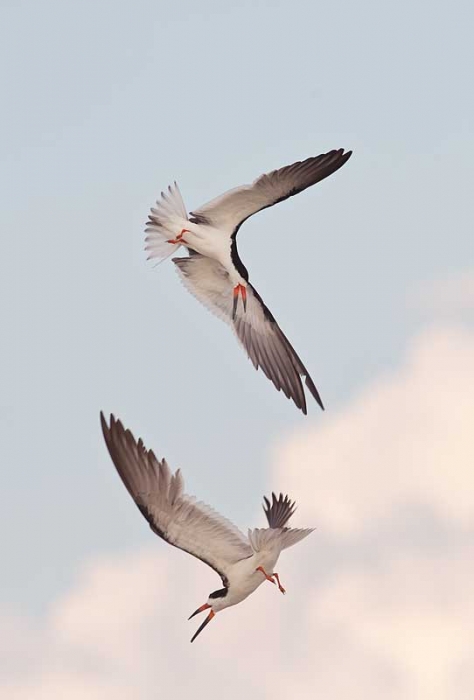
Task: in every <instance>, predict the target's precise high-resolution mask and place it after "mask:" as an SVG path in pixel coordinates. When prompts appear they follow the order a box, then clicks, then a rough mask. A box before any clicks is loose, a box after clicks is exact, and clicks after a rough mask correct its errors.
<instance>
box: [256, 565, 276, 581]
mask: <svg viewBox="0 0 474 700" xmlns="http://www.w3.org/2000/svg"><path fill="white" fill-rule="evenodd" d="M255 571H261V572H262V574H263V575H264V576H265V578H266V579H267V581H270V582H271V583H275V585H276V582H275V579H274V578H272V576H269V575H268V574H267V572H266V571H265V569H264V568H263V566H257V568H256V569H255Z"/></svg>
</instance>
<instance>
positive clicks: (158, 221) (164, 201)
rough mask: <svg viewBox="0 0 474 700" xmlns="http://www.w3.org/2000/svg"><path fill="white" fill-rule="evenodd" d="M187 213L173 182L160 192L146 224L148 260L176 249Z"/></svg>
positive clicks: (160, 256)
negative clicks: (164, 190)
mask: <svg viewBox="0 0 474 700" xmlns="http://www.w3.org/2000/svg"><path fill="white" fill-rule="evenodd" d="M187 222H188V215H187V212H186V208H185V206H184V202H183V198H182V197H181V192H180V191H179V187H178V185H177V184H176V182H175V183H174V185H170V186H169V187H168V190H167V191H166V192H162V193H161V198H160V199H159V200H158V201H157V202H156V207H152V208H151V211H150V214H149V216H148V221H147V224H146V229H145V233H146V238H145V242H146V246H145V250H146V251H147V253H148V260H151V259H154V260H157V261H158V262H161V261H162V260H165V258H167V257H168V256H170V255H172V253H174V252H175V251H176V250H178V248H179V246H180V244H179V243H169V242H168V241H170V240H171V241H175V240H176V237H177V236H178V235H179V234H180V232H181V231H182V229H183V228H186V224H187Z"/></svg>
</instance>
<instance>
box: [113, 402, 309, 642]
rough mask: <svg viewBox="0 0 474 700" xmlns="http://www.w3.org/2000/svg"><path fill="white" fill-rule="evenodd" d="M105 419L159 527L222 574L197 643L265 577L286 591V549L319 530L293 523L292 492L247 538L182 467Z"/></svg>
mask: <svg viewBox="0 0 474 700" xmlns="http://www.w3.org/2000/svg"><path fill="white" fill-rule="evenodd" d="M100 418H101V423H102V431H103V433H104V438H105V442H106V444H107V448H108V450H109V453H110V456H111V458H112V461H113V463H114V464H115V467H116V469H117V471H118V473H119V476H120V478H121V479H122V481H123V483H124V485H125V487H126V488H127V490H128V492H129V494H130V495H131V497H132V498H133V500H134V501H135V503H136V504H137V506H138V508H139V510H140V512H141V513H142V515H143V516H144V517H145V518H146V519H147V520H148V522H149V524H150V527H151V529H152V530H153V532H154V533H156V534H157V535H158V536H159V537H161V538H162V539H164V540H165V541H166V542H169V544H172V545H173V546H174V547H178V548H179V549H182V550H184V551H185V552H188V553H189V554H192V555H193V556H195V557H197V558H198V559H200V560H201V561H203V562H204V563H205V564H207V565H208V566H210V567H211V568H212V569H214V571H216V572H217V573H218V574H219V576H220V577H221V579H222V584H223V588H220V589H219V590H217V591H214V592H213V593H210V594H209V597H208V599H207V602H206V603H204V605H201V606H200V607H199V608H198V609H197V610H196V611H195V612H194V613H193V614H192V615H191V617H194V615H197V614H198V613H200V612H204V610H209V614H208V616H207V617H206V619H205V620H204V622H203V623H202V625H201V626H200V627H199V629H198V630H197V632H196V633H195V634H194V636H193V637H192V639H191V641H192V642H193V641H194V640H195V639H196V637H197V636H198V634H199V633H200V632H201V630H203V629H204V627H205V626H206V625H207V624H208V623H209V622H210V621H211V620H212V618H213V617H214V615H215V614H216V613H217V612H219V611H220V610H224V608H228V607H230V606H231V605H237V603H240V602H242V601H243V600H245V598H247V597H248V596H249V595H250V594H251V593H253V592H254V591H255V590H256V589H257V588H258V587H259V586H260V585H261V584H262V583H263V582H264V581H270V582H271V583H273V584H275V585H278V588H279V590H280V591H281V592H282V593H285V589H284V588H283V586H282V585H281V583H280V578H279V576H278V574H277V573H275V572H274V570H273V569H274V566H275V564H276V562H277V561H278V557H279V556H280V552H281V551H282V549H286V548H287V547H291V546H292V545H294V544H296V543H297V542H299V541H300V540H302V539H303V538H304V537H306V536H307V535H309V534H310V533H311V532H313V530H312V529H304V530H301V529H293V528H289V527H287V523H288V521H289V519H290V518H291V516H292V515H293V513H294V511H295V504H294V503H292V502H291V501H290V499H289V498H288V496H285V497H283V495H282V494H280V496H279V497H278V498H277V497H276V496H275V494H272V500H271V502H270V501H269V499H268V498H265V499H264V500H265V504H264V511H265V515H266V517H267V520H268V525H269V527H268V528H257V529H255V530H249V531H248V537H245V535H243V533H242V532H240V530H239V529H238V528H237V527H235V525H233V524H232V523H231V522H230V521H229V520H227V519H226V518H224V517H223V516H222V515H219V513H217V512H216V511H215V510H213V509H212V508H210V507H209V506H207V505H206V504H205V503H202V502H200V501H196V499H195V498H194V497H192V496H187V495H186V494H185V493H184V481H183V477H182V476H181V472H180V470H179V469H178V470H177V471H176V472H175V473H174V474H173V473H172V472H171V470H170V468H169V466H168V464H167V463H166V460H165V459H162V460H161V461H160V460H159V459H157V458H156V457H155V455H154V453H153V451H152V450H147V449H146V448H145V446H144V444H143V442H142V440H138V442H137V441H136V440H135V438H134V437H133V435H132V433H131V432H130V430H126V429H125V428H124V427H123V425H122V423H121V422H120V421H119V420H116V419H115V418H114V416H113V415H111V416H110V424H109V425H107V422H106V420H105V418H104V415H103V414H102V413H101V414H100ZM191 617H190V618H189V619H191Z"/></svg>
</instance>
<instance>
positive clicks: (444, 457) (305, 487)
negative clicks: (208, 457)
mask: <svg viewBox="0 0 474 700" xmlns="http://www.w3.org/2000/svg"><path fill="white" fill-rule="evenodd" d="M473 397H474V333H471V332H469V331H467V330H465V329H461V328H458V329H448V330H447V329H435V328H433V329H430V330H427V331H425V332H423V333H422V334H421V335H420V336H419V337H418V338H417V339H416V340H415V341H414V342H413V343H412V344H411V347H410V349H409V352H408V357H407V360H406V362H405V364H404V365H403V366H402V367H401V368H400V369H397V370H395V371H393V372H392V373H390V374H387V375H386V376H385V377H383V378H379V379H378V380H376V381H374V382H373V384H372V385H371V386H369V387H368V388H367V389H366V390H365V391H364V392H363V393H362V394H361V395H360V396H359V397H358V398H356V399H355V400H354V401H352V402H351V403H350V404H349V405H348V406H347V407H346V408H345V409H344V410H342V411H341V412H340V413H339V414H338V415H335V416H334V417H329V414H328V416H327V417H326V416H325V417H324V418H323V419H322V420H321V419H320V420H319V421H318V423H317V424H315V425H314V424H313V425H310V426H309V427H307V428H304V429H302V430H300V431H299V432H297V433H295V434H294V435H293V436H292V437H291V438H290V439H289V440H287V441H286V442H285V443H283V444H281V445H279V446H278V449H277V450H276V451H275V459H276V462H277V478H276V481H277V483H278V484H282V485H284V488H285V489H287V490H288V491H289V492H290V493H292V494H293V495H294V496H295V497H298V500H299V502H300V511H299V515H300V519H302V520H304V522H307V523H308V524H310V525H318V526H320V527H321V528H323V529H324V530H331V531H333V532H334V533H338V534H343V533H344V534H345V535H353V534H354V533H356V532H357V531H360V530H363V529H364V528H370V527H373V521H374V520H377V519H380V518H382V517H384V516H386V515H387V514H388V513H390V512H392V511H393V512H394V511H396V510H397V509H398V508H400V507H402V506H403V505H407V504H408V505H412V504H417V505H421V506H424V507H426V508H429V509H432V510H433V511H434V512H435V513H436V514H437V516H439V517H440V518H443V519H444V520H445V521H446V522H449V523H450V522H456V523H458V524H459V525H462V526H471V525H472V524H473V523H474V469H473V465H474V429H473V426H474V423H473V415H474V413H473V405H474V399H473Z"/></svg>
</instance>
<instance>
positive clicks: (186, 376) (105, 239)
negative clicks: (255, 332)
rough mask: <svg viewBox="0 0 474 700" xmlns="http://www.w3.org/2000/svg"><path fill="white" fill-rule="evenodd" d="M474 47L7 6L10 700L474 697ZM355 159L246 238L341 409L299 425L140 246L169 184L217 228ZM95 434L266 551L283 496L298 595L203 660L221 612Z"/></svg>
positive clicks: (376, 26) (347, 26)
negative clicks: (167, 471) (129, 442)
mask: <svg viewBox="0 0 474 700" xmlns="http://www.w3.org/2000/svg"><path fill="white" fill-rule="evenodd" d="M473 19H474V13H473V10H472V7H471V5H470V4H468V3H467V2H454V3H453V2H451V3H448V2H436V1H435V2H430V3H428V2H422V1H420V2H417V3H409V2H407V1H405V0H402V1H401V2H399V3H397V4H396V5H387V4H380V3H376V2H374V1H369V0H361V2H358V3H352V2H348V1H347V0H345V1H343V0H336V1H335V2H332V3H326V4H321V3H319V4H316V3H312V2H309V1H308V0H294V1H293V2H292V3H284V2H276V1H275V2H270V0H253V2H250V1H247V0H242V1H241V2H239V3H235V4H231V3H222V2H217V1H216V0H203V2H200V3H198V4H196V3H193V2H191V0H183V2H175V3H161V2H159V1H157V0H155V2H151V1H148V0H136V1H135V2H133V3H131V2H121V3H112V2H109V1H107V0H104V1H103V2H101V3H93V2H89V0H84V1H83V2H81V3H78V2H70V3H64V2H59V1H53V0H49V1H48V0H44V1H43V2H31V1H21V0H17V2H15V3H13V2H9V1H8V0H5V1H4V2H3V3H1V4H0V27H1V29H0V32H1V34H2V36H1V41H0V78H1V84H2V110H1V111H0V127H1V133H2V136H3V138H2V158H1V159H0V185H1V189H2V194H3V196H2V205H1V206H0V230H1V231H2V252H3V254H2V256H1V257H0V298H1V299H2V328H3V333H2V344H1V350H0V353H1V357H2V362H1V372H0V438H1V439H0V461H1V464H2V465H3V507H2V513H1V524H2V528H1V531H2V536H1V538H0V542H1V556H2V561H3V562H4V566H3V567H2V573H1V576H0V581H1V586H0V660H1V661H2V664H1V665H2V667H3V668H4V669H7V673H6V675H5V676H4V677H2V679H0V691H2V695H3V693H7V694H8V697H10V698H13V700H24V699H26V698H28V700H31V699H33V700H42V698H46V697H48V698H51V697H67V698H71V699H72V700H75V698H83V697H88V698H91V699H92V700H95V699H96V698H97V699H98V700H99V699H100V700H107V698H112V697H113V698H114V700H128V698H132V697H133V698H138V699H139V700H140V699H141V698H148V697H150V694H151V693H152V692H155V690H156V689H159V692H162V691H165V692H168V694H170V695H171V697H173V698H176V699H177V700H180V699H181V698H184V697H188V695H189V685H190V684H192V687H193V694H194V695H195V696H196V697H198V698H200V697H206V698H218V697H222V694H223V693H225V695H226V697H227V698H229V700H233V698H234V697H235V698H237V697H239V698H240V697H241V695H242V693H244V692H245V693H249V694H251V695H252V696H254V697H270V695H271V696H272V697H273V698H274V700H279V699H280V698H281V699H283V698H287V697H288V696H289V695H290V694H291V695H297V696H298V697H300V698H302V699H303V700H306V698H308V699H309V698H313V697H314V696H315V695H316V696H317V695H319V696H321V697H325V698H327V700H340V699H342V698H347V697H351V698H353V699H355V700H357V699H358V698H364V700H372V699H374V700H375V699H376V698H377V699H378V698H379V697H381V696H383V697H386V698H388V699H389V700H390V699H391V698H399V697H403V698H404V699H405V700H418V698H430V699H431V698H433V700H451V699H453V700H454V699H455V700H464V698H466V699H467V698H468V697H469V698H470V697H471V695H472V685H473V683H474V677H473V671H472V669H473V668H474V664H473V659H472V648H473V643H474V619H473V617H472V610H474V605H473V603H474V601H473V597H474V596H473V594H472V586H471V584H470V582H471V581H472V578H473V575H474V564H473V563H472V562H473V560H474V559H473V556H472V554H473V552H472V541H473V534H474V521H473V513H474V496H473V495H472V494H473V493H474V489H473V486H474V483H473V479H474V477H473V464H474V441H473V438H472V397H473V395H474V384H473V382H474V359H473V358H474V259H473V258H474V256H473V245H472V224H471V221H470V209H471V206H470V205H471V188H472V182H473V179H472V165H471V163H472V158H473V155H474V138H473V134H472V123H473V119H474V97H473V93H472V90H470V89H469V86H470V84H471V82H472V79H471V72H472V71H471V66H472V63H473V59H474V56H473V54H474V50H473V48H472V37H471V30H470V27H471V26H472V21H473ZM333 148H345V149H352V150H353V152H354V154H353V156H352V158H351V159H350V160H349V161H348V163H347V164H346V165H345V166H344V167H343V168H342V169H341V170H340V171H338V172H337V173H336V174H334V175H333V176H331V177H330V178H328V179H327V180H325V181H324V182H322V183H321V184H318V185H317V186H315V187H314V188H310V189H309V190H307V191H305V192H304V193H302V194H300V195H298V196H297V197H294V198H291V199H289V200H287V201H285V202H283V203H281V204H279V205H278V206H276V207H274V208H272V209H269V210H266V211H264V212H261V213H260V214H258V215H257V216H255V217H252V219H250V220H249V221H247V222H246V223H245V225H244V226H243V227H242V229H241V230H240V232H239V253H240V255H241V257H242V259H243V261H244V263H245V265H246V266H247V268H248V269H249V272H250V279H251V281H252V283H253V284H254V285H255V287H256V288H257V290H258V291H259V293H260V294H261V295H262V296H263V298H264V300H265V302H266V303H267V305H268V306H269V308H270V309H271V310H272V312H273V314H274V315H275V316H276V318H277V320H278V321H279V323H280V325H281V327H282V328H283V330H284V332H285V333H286V334H287V335H288V337H289V338H290V340H291V342H292V343H293V345H294V347H295V348H296V351H297V352H298V354H299V355H300V356H301V358H302V360H303V362H304V363H305V365H306V366H307V367H308V370H309V371H310V372H311V375H312V377H313V379H314V381H315V383H316V386H317V387H318V389H319V391H320V393H321V396H322V399H323V401H324V404H325V406H326V411H325V412H324V413H323V412H321V411H320V409H319V408H318V406H317V405H316V403H315V402H311V401H308V404H309V410H308V416H306V417H305V416H303V415H302V414H301V413H299V412H298V411H297V410H296V409H295V407H294V405H293V404H292V403H291V402H289V401H288V400H287V399H286V398H285V397H284V396H283V395H282V394H278V393H277V392H276V391H275V389H274V388H273V387H272V385H271V384H270V383H269V382H268V380H267V379H266V378H265V377H264V376H263V374H262V373H261V372H255V370H254V369H253V368H252V366H251V364H250V362H249V361H248V360H247V359H246V358H245V355H244V354H243V352H242V350H241V349H240V348H239V347H238V345H237V343H236V342H235V340H234V338H233V336H232V333H230V332H229V329H228V328H227V327H226V326H225V325H224V324H222V323H221V322H219V321H218V320H217V319H216V318H215V317H213V316H212V315H211V314H209V313H208V312H207V311H206V310H205V309H204V308H203V307H202V306H200V305H199V304H198V303H197V302H196V300H195V299H193V298H192V297H191V296H190V295H189V294H188V293H187V292H186V291H185V290H184V288H183V286H182V285H181V283H180V281H179V279H178V276H177V275H176V273H175V271H174V269H173V265H172V263H170V262H169V261H168V262H165V263H163V264H162V265H160V266H159V267H157V268H155V269H153V266H152V265H150V264H149V263H147V262H146V255H145V253H144V251H143V247H144V234H143V229H144V222H145V220H146V218H147V214H148V209H149V207H150V206H151V205H152V204H153V202H154V200H155V199H156V198H157V197H158V196H159V193H160V191H161V190H163V189H165V187H166V186H167V185H168V184H169V183H171V182H173V181H174V180H177V181H178V183H179V186H180V189H181V192H182V194H183V198H184V201H185V203H186V206H187V208H188V209H189V210H192V209H193V208H197V207H198V206H199V204H202V203H203V202H206V201H208V200H209V199H211V198H213V197H214V196H216V195H218V194H220V193H221V192H223V191H224V190H226V189H228V188H231V187H234V186H236V185H238V184H241V183H244V182H251V181H252V180H253V179H254V178H255V177H257V176H258V175H260V174H261V173H263V172H268V171H270V170H272V169H274V168H277V167H281V166H283V165H286V164H289V163H292V162H294V161H296V160H301V159H304V158H306V157H309V156H312V155H317V154H319V153H323V152H326V151H328V150H331V149H333ZM100 410H103V411H104V412H106V413H109V412H113V413H114V414H115V415H116V416H117V417H119V418H120V419H121V420H123V422H124V423H125V425H126V426H127V427H129V428H130V429H131V430H132V431H133V432H134V433H135V435H136V436H141V437H142V438H143V439H144V440H145V442H146V444H147V445H148V446H149V447H152V448H153V449H154V450H155V451H156V453H157V454H158V455H160V456H166V458H167V459H168V462H169V463H170V465H171V467H172V468H177V467H181V468H182V470H183V473H184V476H185V480H186V487H187V491H188V492H189V493H192V494H195V495H196V496H198V498H199V499H202V500H204V501H206V502H207V503H209V504H211V505H212V506H213V507H215V508H216V509H218V510H219V511H221V512H222V513H224V514H225V515H226V516H227V517H229V518H231V519H232V520H233V521H234V522H235V523H236V524H238V525H239V526H240V527H241V528H242V529H243V530H244V531H246V528H247V527H249V526H250V527H254V526H259V525H263V522H264V521H263V513H262V511H261V509H260V504H261V500H262V495H263V494H264V493H269V492H271V491H272V490H276V491H288V493H290V495H291V496H292V497H293V498H295V499H296V500H297V502H298V506H299V508H298V511H297V514H296V515H295V518H294V524H295V525H296V526H302V527H315V528H316V530H315V532H314V533H313V534H312V535H311V537H310V538H308V539H307V540H305V541H304V542H302V543H301V544H300V545H298V547H295V548H294V550H290V551H288V552H285V553H284V555H283V556H282V558H281V560H280V562H279V564H278V566H279V573H280V575H281V578H282V582H283V584H284V585H285V587H286V588H287V590H288V595H287V596H286V597H285V598H283V597H282V596H280V595H279V594H278V595H277V591H275V590H273V587H270V586H267V587H266V586H261V587H260V588H259V589H258V591H257V592H256V594H255V595H254V596H252V597H251V598H250V599H248V600H247V601H246V602H245V603H244V604H242V605H241V606H239V607H238V608H233V609H230V610H228V611H225V612H224V613H223V614H222V616H221V615H219V616H218V617H217V618H216V620H215V621H213V623H212V625H210V626H209V627H208V628H207V629H206V632H205V634H203V635H201V637H200V638H199V640H198V642H199V643H196V644H193V645H192V646H191V645H189V641H188V639H189V638H190V637H191V635H192V632H193V631H194V627H191V625H192V623H188V622H187V621H186V618H187V617H188V615H189V614H190V612H192V611H193V610H194V609H195V608H196V607H197V606H198V605H200V604H201V603H202V602H204V600H205V599H206V597H207V595H208V593H209V591H211V590H214V589H215V588H216V584H217V585H218V581H217V580H216V577H215V574H214V573H213V572H212V571H211V570H209V571H208V570H206V568H205V567H204V566H203V565H202V564H201V563H200V562H198V561H195V560H193V559H192V558H191V557H187V556H186V555H184V554H182V553H181V552H179V551H176V550H172V549H171V548H167V547H166V546H165V545H164V543H162V542H160V541H159V540H157V538H156V537H155V536H154V535H153V534H152V533H151V532H150V531H149V529H148V528H147V525H146V522H145V521H144V520H143V519H142V518H141V516H140V514H139V513H138V511H137V510H136V508H135V507H134V506H133V503H132V502H131V501H130V498H129V496H128V494H127V493H126V491H125V489H124V488H123V485H122V484H121V483H120V480H119V478H118V477H117V475H116V473H115V471H114V468H113V466H112V464H111V462H110V458H109V457H108V454H107V453H106V450H105V448H104V445H103V441H102V437H101V433H100V429H99V411H100ZM170 550H171V551H170ZM237 665H238V666H239V668H242V669H245V672H244V671H242V673H239V677H238V678H234V675H235V669H236V667H237ZM183 668H187V669H188V672H187V673H186V674H184V675H183V673H182V670H183ZM229 678H232V679H233V680H232V683H230V682H229ZM234 681H235V682H234Z"/></svg>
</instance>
